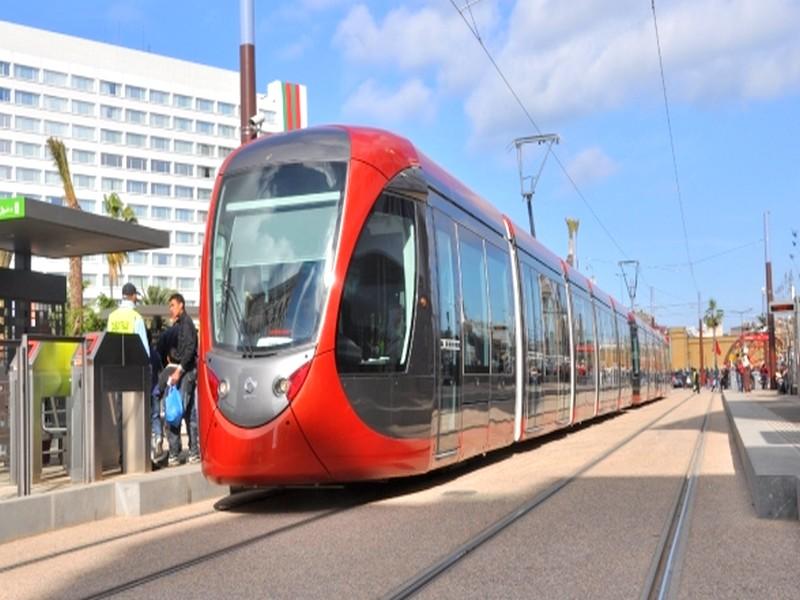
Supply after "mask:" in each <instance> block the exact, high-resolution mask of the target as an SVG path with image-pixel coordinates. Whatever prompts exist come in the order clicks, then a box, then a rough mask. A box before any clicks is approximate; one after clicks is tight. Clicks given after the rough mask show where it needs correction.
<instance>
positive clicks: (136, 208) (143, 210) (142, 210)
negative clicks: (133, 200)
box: [128, 204, 147, 219]
mask: <svg viewBox="0 0 800 600" xmlns="http://www.w3.org/2000/svg"><path fill="white" fill-rule="evenodd" d="M128 206H130V207H131V210H132V211H133V214H134V215H136V218H137V219H146V218H147V207H146V206H145V205H144V204H128Z"/></svg>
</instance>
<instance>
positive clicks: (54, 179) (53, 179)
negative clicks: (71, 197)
mask: <svg viewBox="0 0 800 600" xmlns="http://www.w3.org/2000/svg"><path fill="white" fill-rule="evenodd" d="M44 184H45V185H61V175H59V174H58V171H45V172H44Z"/></svg>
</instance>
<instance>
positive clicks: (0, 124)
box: [0, 113, 11, 129]
mask: <svg viewBox="0 0 800 600" xmlns="http://www.w3.org/2000/svg"><path fill="white" fill-rule="evenodd" d="M0 129H11V115H7V114H5V113H0Z"/></svg>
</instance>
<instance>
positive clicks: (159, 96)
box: [150, 90, 169, 104]
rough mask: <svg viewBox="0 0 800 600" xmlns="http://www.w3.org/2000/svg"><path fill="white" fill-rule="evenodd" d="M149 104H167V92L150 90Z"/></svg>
mask: <svg viewBox="0 0 800 600" xmlns="http://www.w3.org/2000/svg"><path fill="white" fill-rule="evenodd" d="M150 102H152V103H153V104H169V92H162V91H159V90H150Z"/></svg>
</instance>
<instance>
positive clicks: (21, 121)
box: [14, 117, 42, 133]
mask: <svg viewBox="0 0 800 600" xmlns="http://www.w3.org/2000/svg"><path fill="white" fill-rule="evenodd" d="M41 124H42V122H41V121H40V120H39V119H31V118H30V117H16V118H15V119H14V125H15V126H16V129H17V130H18V131H27V132H28V133H39V130H40V128H41Z"/></svg>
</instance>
